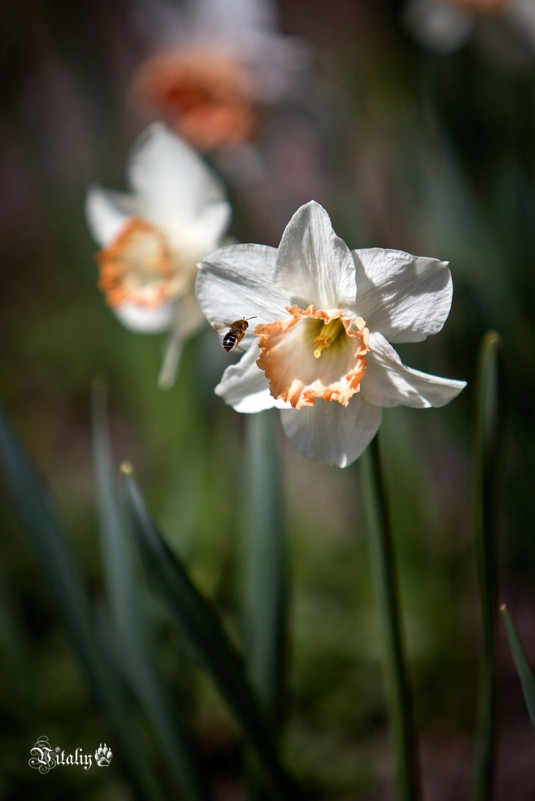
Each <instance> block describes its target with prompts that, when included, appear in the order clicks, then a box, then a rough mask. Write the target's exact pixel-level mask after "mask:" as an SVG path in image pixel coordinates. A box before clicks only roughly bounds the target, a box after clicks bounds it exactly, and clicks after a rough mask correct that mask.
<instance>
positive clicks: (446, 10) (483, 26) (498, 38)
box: [405, 0, 535, 63]
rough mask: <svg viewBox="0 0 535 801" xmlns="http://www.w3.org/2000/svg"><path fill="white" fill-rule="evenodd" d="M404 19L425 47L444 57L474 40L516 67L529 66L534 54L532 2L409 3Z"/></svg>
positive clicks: (453, 0)
mask: <svg viewBox="0 0 535 801" xmlns="http://www.w3.org/2000/svg"><path fill="white" fill-rule="evenodd" d="M405 18H406V21H407V25H408V27H409V28H410V29H411V30H412V31H413V32H414V34H415V35H416V36H417V37H418V38H419V39H420V40H421V41H422V42H423V43H424V44H427V45H429V46H430V47H432V48H434V49H436V50H439V51H441V52H443V53H448V52H450V51H453V50H456V49H457V48H459V47H462V45H464V44H465V43H466V42H467V41H468V40H469V39H470V38H471V37H472V36H476V37H477V39H478V42H479V43H480V44H481V45H482V47H483V48H484V49H486V50H488V51H491V52H494V54H495V55H498V56H501V57H503V58H505V59H507V60H509V61H511V62H513V63H514V62H517V63H526V62H527V61H528V60H529V59H532V58H533V54H534V53H535V2H533V0H409V3H408V4H407V7H406V12H405Z"/></svg>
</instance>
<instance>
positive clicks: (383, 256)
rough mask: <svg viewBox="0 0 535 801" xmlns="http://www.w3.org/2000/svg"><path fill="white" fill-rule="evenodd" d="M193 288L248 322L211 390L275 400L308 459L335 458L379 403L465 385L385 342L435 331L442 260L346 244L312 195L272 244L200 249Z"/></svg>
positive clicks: (418, 398) (436, 401)
mask: <svg viewBox="0 0 535 801" xmlns="http://www.w3.org/2000/svg"><path fill="white" fill-rule="evenodd" d="M196 290H197V298H198V301H199V304H200V306H201V308H202V310H203V311H204V313H205V315H206V317H207V318H208V320H209V321H210V322H211V323H212V324H213V325H216V324H217V323H219V322H220V321H222V320H225V319H226V320H231V321H232V320H234V319H235V318H246V317H251V316H252V315H255V316H256V318H257V322H258V324H257V325H256V326H255V327H254V331H251V328H252V326H251V328H250V329H248V330H247V331H246V333H245V336H244V338H243V340H242V342H241V345H242V347H244V348H245V349H246V352H245V354H244V355H243V356H242V358H241V360H240V361H239V362H238V363H236V364H233V365H231V366H229V367H228V368H227V369H226V370H225V373H224V375H223V378H222V380H221V382H220V383H219V385H218V386H217V387H216V393H217V394H218V395H221V396H222V397H223V398H224V400H225V401H226V402H227V403H229V404H230V405H232V406H233V407H234V408H235V409H236V410H237V411H240V412H258V411H262V410H263V409H267V408H270V407H277V408H279V409H281V410H282V411H281V415H282V424H283V427H284V429H285V431H286V434H287V435H288V437H289V438H290V440H291V441H292V442H293V444H294V445H295V447H296V448H297V449H298V450H299V451H300V452H301V453H302V454H303V455H304V456H307V457H308V458H310V459H313V460H315V461H320V462H324V463H327V464H331V465H337V466H338V467H347V466H348V465H349V464H351V463H352V462H353V461H354V460H355V459H357V457H358V456H360V454H361V453H362V452H363V451H364V450H365V448H366V447H367V446H368V444H369V443H370V442H371V440H372V439H373V437H374V436H375V434H376V432H377V429H378V428H379V425H380V423H381V416H382V408H383V407H390V406H398V405H403V406H411V407H414V408H426V407H430V406H443V405H444V404H446V403H448V402H449V401H450V400H452V399H453V398H454V397H455V396H456V395H458V393H459V392H460V391H461V390H462V389H463V387H464V386H465V385H466V382H464V381H454V380H451V379H448V378H440V377H438V376H433V375H428V374H427V373H422V372H420V371H419V370H413V369H411V368H410V367H406V366H405V365H404V364H403V363H402V362H401V359H400V358H399V356H398V354H397V353H396V351H395V350H394V348H393V347H392V345H391V344H390V343H397V342H419V341H421V340H423V339H425V338H426V337H427V336H428V335H429V334H435V333H437V332H438V331H440V330H441V328H442V326H443V325H444V322H445V320H446V318H447V316H448V314H449V310H450V306H451V299H452V281H451V274H450V271H449V269H448V266H447V263H446V262H442V261H438V260H437V259H431V258H419V257H416V256H411V255H409V254H408V253H403V252H401V251H397V250H382V249H380V248H367V249H364V250H354V251H351V250H349V248H348V247H347V245H346V244H345V243H344V242H343V241H342V240H341V239H340V238H339V237H338V236H337V235H336V234H335V232H334V231H333V229H332V226H331V222H330V219H329V216H328V214H327V212H326V211H325V210H324V209H323V208H322V207H321V206H320V205H318V204H317V203H315V202H310V203H308V204H306V205H305V206H302V207H301V208H300V209H299V210H298V211H297V212H296V213H295V214H294V216H293V217H292V219H291V220H290V222H289V224H288V225H287V227H286V229H285V231H284V233H283V236H282V240H281V243H280V245H279V247H278V248H273V247H266V246H262V245H252V244H241V245H234V246H230V247H224V248H220V249H219V250H217V251H215V253H211V254H210V255H209V256H207V257H206V258H205V259H204V260H203V261H202V263H201V264H200V270H199V275H198V278H197V285H196Z"/></svg>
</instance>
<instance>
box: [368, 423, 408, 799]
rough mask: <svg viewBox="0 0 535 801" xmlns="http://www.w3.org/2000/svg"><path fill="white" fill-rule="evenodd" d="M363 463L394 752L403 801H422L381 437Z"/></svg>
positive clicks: (371, 553) (374, 441)
mask: <svg viewBox="0 0 535 801" xmlns="http://www.w3.org/2000/svg"><path fill="white" fill-rule="evenodd" d="M365 462H366V468H367V469H366V470H365V474H366V484H365V487H366V492H365V494H364V499H365V503H366V506H367V513H368V519H369V524H370V538H369V539H370V555H371V560H372V567H373V572H374V575H375V582H376V587H377V596H378V601H379V608H380V612H381V617H382V620H383V637H384V642H385V654H384V657H385V663H384V674H385V683H386V692H387V699H388V705H389V713H390V726H391V732H392V737H393V740H394V746H395V751H396V761H397V773H398V787H399V798H400V799H402V801H416V799H418V798H419V796H420V786H419V775H418V759H417V749H416V735H415V729H414V721H413V712H412V705H411V697H410V692H409V684H408V680H407V671H406V668H405V659H404V653H403V651H404V648H403V637H402V632H401V618H400V612H399V610H400V604H399V592H398V584H397V578H396V569H395V563H394V551H393V545H392V531H391V526H390V516H389V511H388V501H387V496H386V489H385V485H384V480H383V475H382V469H381V458H380V453H379V444H378V438H377V437H375V439H374V440H373V442H372V443H371V445H370V446H369V448H368V453H367V456H366V459H365Z"/></svg>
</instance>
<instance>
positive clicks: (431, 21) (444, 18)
mask: <svg viewBox="0 0 535 801" xmlns="http://www.w3.org/2000/svg"><path fill="white" fill-rule="evenodd" d="M404 17H405V22H406V25H407V27H408V28H409V29H410V30H411V31H412V32H413V33H414V35H415V36H416V37H417V38H418V39H420V40H421V41H422V42H423V43H424V44H426V45H428V46H429V47H432V48H433V49H436V50H439V51H441V52H442V53H449V52H451V51H453V50H455V49H457V48H458V47H461V45H463V44H464V42H466V41H467V39H468V37H469V36H470V34H471V32H472V29H473V23H474V15H473V14H471V13H470V12H469V11H468V10H467V9H464V8H462V7H461V5H460V3H459V4H454V3H451V2H441V1H440V0H435V2H433V3H430V2H429V0H412V2H410V3H409V5H408V6H407V8H406V10H405V14H404Z"/></svg>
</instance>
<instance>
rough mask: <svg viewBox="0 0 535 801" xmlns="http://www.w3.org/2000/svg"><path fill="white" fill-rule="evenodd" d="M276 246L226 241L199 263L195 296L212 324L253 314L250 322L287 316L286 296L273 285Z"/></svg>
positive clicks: (263, 321)
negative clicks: (225, 245)
mask: <svg viewBox="0 0 535 801" xmlns="http://www.w3.org/2000/svg"><path fill="white" fill-rule="evenodd" d="M276 255H277V250H276V248H271V247H267V246H265V245H229V246H228V247H224V248H220V249H219V250H216V251H214V252H213V253H210V254H209V255H208V256H206V258H204V259H203V260H202V262H201V263H200V265H199V266H200V270H199V273H198V275H197V283H196V292H197V300H198V301H199V304H200V306H201V308H202V310H203V312H204V313H205V315H206V317H207V318H208V320H209V321H210V323H211V324H212V325H217V324H221V323H223V322H224V321H225V320H228V321H230V322H232V321H234V320H239V319H242V318H244V317H250V316H252V315H255V317H256V319H255V320H254V321H253V323H252V324H251V326H250V328H251V330H252V328H253V324H254V325H258V323H270V322H272V321H273V320H277V319H281V318H283V317H288V312H287V311H286V310H285V307H286V306H287V305H288V303H289V298H288V296H287V295H286V294H285V293H284V292H282V291H281V290H280V289H279V288H278V287H276V286H274V285H273V275H274V272H275V260H276Z"/></svg>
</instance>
